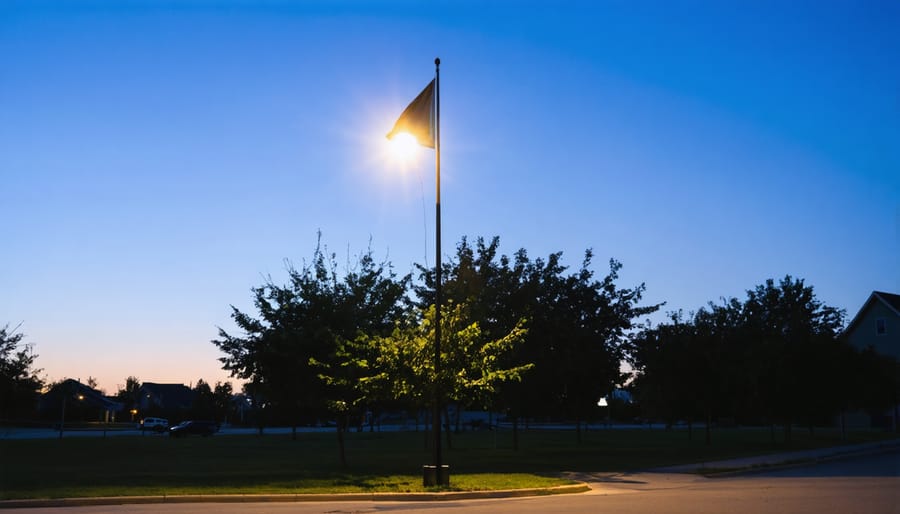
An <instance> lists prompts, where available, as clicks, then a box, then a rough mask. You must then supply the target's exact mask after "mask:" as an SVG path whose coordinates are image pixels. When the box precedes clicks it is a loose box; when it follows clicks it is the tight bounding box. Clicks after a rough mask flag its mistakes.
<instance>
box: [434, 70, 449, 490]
mask: <svg viewBox="0 0 900 514" xmlns="http://www.w3.org/2000/svg"><path fill="white" fill-rule="evenodd" d="M440 66H441V59H440V58H438V57H436V58H435V59H434V150H435V151H434V170H435V172H434V173H435V188H436V194H435V222H434V226H435V228H434V237H435V243H434V252H435V258H434V262H435V269H434V274H435V287H434V376H435V379H436V381H435V386H434V416H433V419H432V422H433V426H434V472H435V481H436V482H437V484H436V485H438V486H440V485H443V484H444V483H445V479H444V477H443V476H442V475H443V474H444V473H443V471H444V470H443V466H442V462H441V460H442V459H441V381H440V376H441V70H440ZM447 478H449V477H447ZM446 482H448V483H449V480H447V481H446Z"/></svg>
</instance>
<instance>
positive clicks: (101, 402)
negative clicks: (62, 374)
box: [47, 378, 125, 412]
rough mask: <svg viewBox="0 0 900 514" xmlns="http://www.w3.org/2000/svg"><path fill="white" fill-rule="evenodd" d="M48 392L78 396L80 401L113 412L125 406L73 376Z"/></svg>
mask: <svg viewBox="0 0 900 514" xmlns="http://www.w3.org/2000/svg"><path fill="white" fill-rule="evenodd" d="M47 394H50V395H65V396H75V397H78V400H79V401H82V402H84V403H86V404H87V405H91V406H93V407H100V408H102V409H105V410H109V411H113V412H119V411H121V410H123V409H124V408H125V406H124V405H123V404H121V403H119V402H117V401H113V400H110V399H109V398H107V397H106V396H103V393H101V392H100V391H97V390H96V389H92V388H91V387H88V386H86V385H84V384H82V383H81V382H79V381H77V380H75V379H73V378H67V379H65V380H63V381H62V382H60V383H59V384H56V386H54V387H53V389H51V390H50V391H49V392H48V393H47Z"/></svg>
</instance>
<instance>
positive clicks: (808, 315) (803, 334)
mask: <svg viewBox="0 0 900 514" xmlns="http://www.w3.org/2000/svg"><path fill="white" fill-rule="evenodd" d="M744 313H745V322H746V325H745V327H744V330H745V335H746V337H747V338H748V339H747V340H748V342H749V344H751V345H753V346H752V348H753V350H754V351H753V357H754V358H753V359H752V360H750V361H749V362H748V364H750V365H751V366H752V367H753V368H755V371H756V372H757V376H758V377H759V382H758V384H757V391H758V394H759V401H760V403H761V405H762V406H763V408H764V409H765V412H766V413H767V417H768V418H769V420H770V423H772V422H774V420H775V419H780V420H781V421H782V424H783V426H784V432H785V440H786V441H788V442H790V440H791V426H792V424H793V422H794V421H795V420H796V418H797V417H798V415H799V416H801V417H802V416H807V417H809V416H811V415H812V414H813V412H812V411H811V410H810V408H811V407H813V406H815V408H814V410H815V411H817V412H818V413H828V412H832V411H833V412H837V410H839V409H840V408H841V407H842V405H839V404H836V403H837V402H835V401H834V400H833V399H831V398H829V397H827V396H826V394H825V393H826V391H828V390H829V388H828V382H829V380H830V377H829V376H828V375H827V374H826V373H823V371H825V370H827V369H828V367H826V366H824V365H823V363H822V361H821V360H820V359H819V358H817V356H818V357H821V356H822V352H823V351H825V350H827V348H828V346H829V345H830V344H831V343H832V342H833V341H835V340H836V339H837V337H838V333H839V331H840V329H841V327H842V326H843V319H844V311H842V310H839V309H836V308H834V307H829V306H827V305H825V304H823V303H822V302H820V301H819V300H818V299H817V298H816V296H815V293H814V291H813V288H812V287H811V286H806V285H805V284H804V281H803V280H802V279H801V280H794V279H793V278H792V277H791V276H790V275H788V276H785V277H784V278H783V279H782V280H781V281H779V283H778V284H777V285H776V284H775V281H774V280H772V279H769V280H767V281H766V282H765V284H763V285H759V286H757V287H756V288H755V289H753V290H750V291H747V299H746V300H745V302H744Z"/></svg>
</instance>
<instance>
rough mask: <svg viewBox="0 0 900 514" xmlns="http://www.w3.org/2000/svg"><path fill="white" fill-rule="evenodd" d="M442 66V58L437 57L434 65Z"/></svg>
mask: <svg viewBox="0 0 900 514" xmlns="http://www.w3.org/2000/svg"><path fill="white" fill-rule="evenodd" d="M440 64H441V58H440V57H435V58H434V65H435V66H440Z"/></svg>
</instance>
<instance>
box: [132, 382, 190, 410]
mask: <svg viewBox="0 0 900 514" xmlns="http://www.w3.org/2000/svg"><path fill="white" fill-rule="evenodd" d="M141 392H142V394H145V395H151V396H152V397H153V399H154V401H155V402H156V403H159V404H160V405H161V406H164V407H173V408H188V407H190V406H191V403H193V401H194V392H193V391H191V389H190V388H189V387H187V386H186V385H184V384H156V383H153V382H144V383H143V384H141Z"/></svg>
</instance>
